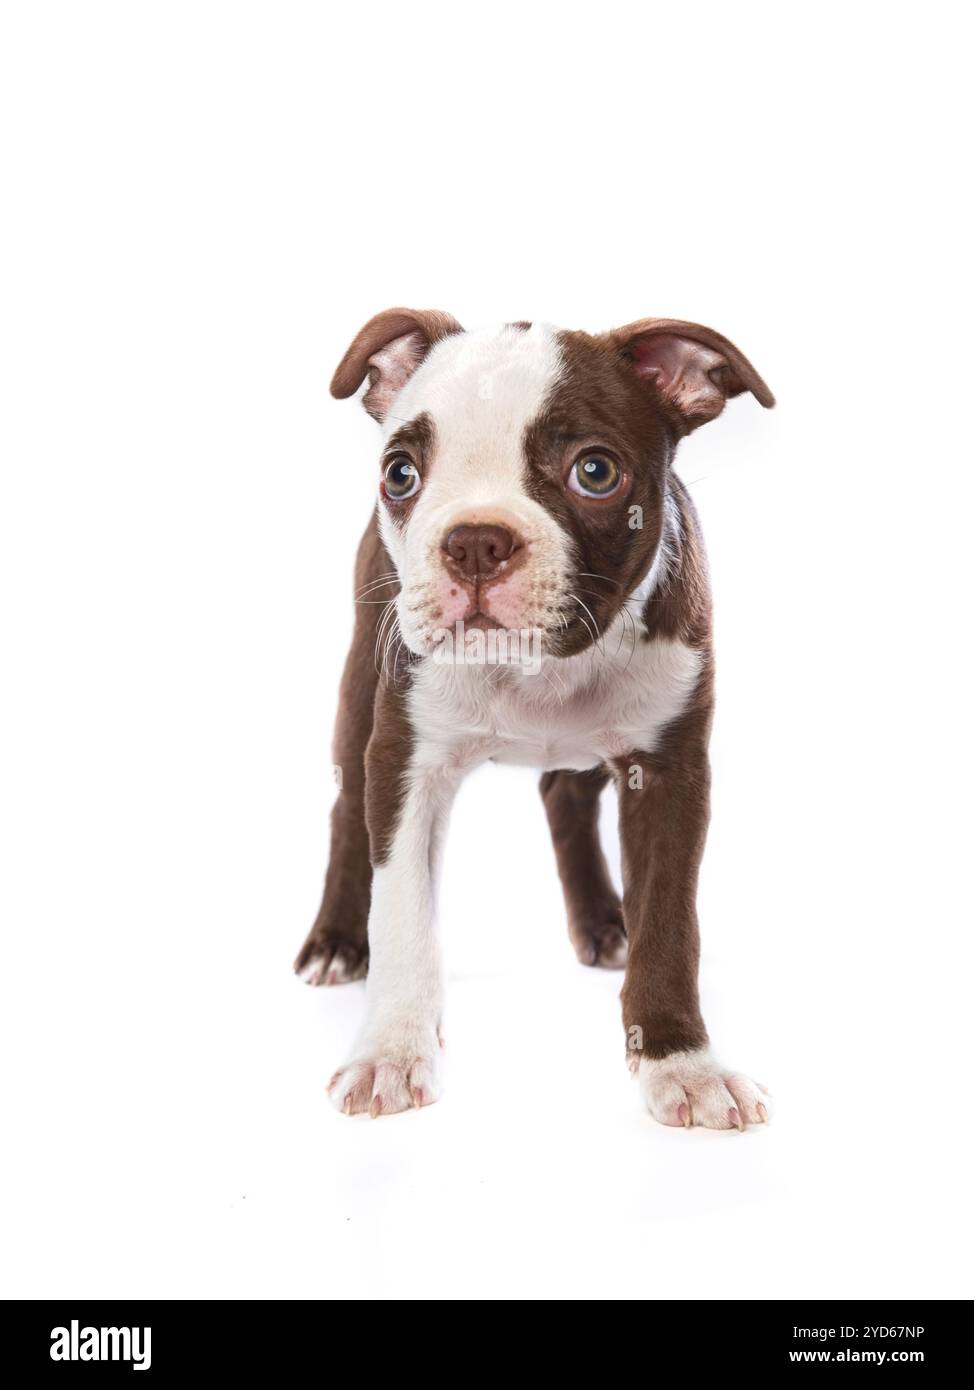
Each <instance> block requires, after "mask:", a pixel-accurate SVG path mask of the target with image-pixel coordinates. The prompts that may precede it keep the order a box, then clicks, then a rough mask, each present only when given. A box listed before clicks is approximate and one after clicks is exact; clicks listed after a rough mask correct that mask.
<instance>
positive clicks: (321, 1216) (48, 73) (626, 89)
mask: <svg viewBox="0 0 974 1390" xmlns="http://www.w3.org/2000/svg"><path fill="white" fill-rule="evenodd" d="M963 18H964V15H963V10H962V8H961V7H959V6H958V7H955V6H953V5H949V4H934V5H931V6H928V7H926V8H925V9H923V10H917V9H915V7H910V6H906V5H902V4H895V3H894V4H886V5H880V4H860V5H853V6H849V5H832V4H824V5H821V4H820V5H815V6H810V5H800V6H781V5H773V4H747V3H745V4H742V5H737V6H733V7H731V6H724V5H717V4H706V3H705V4H702V5H698V6H694V7H693V10H692V12H690V11H687V10H686V9H685V8H682V7H675V6H663V5H658V4H645V3H642V4H619V3H608V4H603V5H599V6H597V7H591V6H582V5H564V4H561V5H554V4H534V5H509V4H495V5H492V6H490V7H489V8H486V9H483V10H477V9H470V8H469V7H467V8H462V7H456V6H448V5H445V4H439V3H436V4H430V3H422V2H421V0H420V2H419V3H416V4H413V5H409V6H393V5H388V4H382V3H379V4H373V5H370V6H369V7H368V8H367V9H360V10H355V9H351V8H348V7H346V8H345V9H341V8H336V7H334V6H325V5H304V4H284V5H271V4H233V5H231V4H215V3H202V4H193V5H187V4H167V5H161V4H158V5H157V4H139V5H126V4H98V3H93V4H90V5H86V6H83V7H81V6H73V5H69V4H43V3H42V4H32V5H27V4H16V3H8V4H6V5H5V6H4V7H3V9H2V11H0V132H2V134H0V160H2V163H0V188H2V197H3V202H4V213H3V217H2V221H0V239H2V242H3V253H2V258H0V279H2V306H0V398H2V410H0V448H2V468H3V498H2V503H0V573H2V580H3V590H4V603H3V618H2V622H3V629H2V640H3V653H4V668H5V674H4V679H3V685H2V700H3V720H2V745H3V746H2V769H3V770H2V784H3V800H2V818H3V819H2V826H0V830H2V843H3V849H4V854H3V859H4V874H3V888H2V892H3V904H2V922H3V956H4V959H3V963H2V972H0V991H2V1000H0V1029H2V1037H0V1046H2V1057H3V1064H2V1088H3V1113H4V1121H5V1126H4V1127H5V1132H6V1137H5V1140H4V1144H3V1149H2V1155H0V1214H2V1229H3V1238H2V1254H0V1273H2V1280H0V1291H2V1292H3V1293H4V1294H5V1295H7V1296H50V1297H64V1296H68V1295H70V1296H88V1297H98V1296H135V1297H140V1296H153V1295H161V1296H166V1297H180V1296H182V1297H211V1296H213V1297H219V1296H261V1297H289V1296H294V1297H319V1296H320V1297H329V1298H342V1297H364V1298H379V1297H398V1298H427V1297H453V1298H467V1297H515V1298H533V1297H559V1298H562V1297H567V1298H572V1297H585V1298H604V1297H619V1298H656V1297H662V1298H667V1297H685V1298H714V1297H743V1298H755V1299H756V1298H775V1297H787V1296H795V1297H799V1296H818V1297H835V1298H842V1297H853V1298H855V1297H895V1296H901V1297H914V1296H929V1297H941V1298H942V1297H951V1298H957V1297H962V1296H970V1294H971V1287H970V1271H969V1264H968V1262H967V1260H966V1254H965V1251H966V1249H967V1248H968V1245H969V1241H970V1237H971V1221H970V1218H971V1210H970V1203H969V1199H968V1195H967V1179H966V1175H965V1174H966V1167H967V1165H968V1155H969V1149H970V1142H971V1137H972V1136H971V1107H970V1105H969V1103H968V1099H967V1097H968V1094H969V1088H970V1075H971V1071H970V1053H969V1030H968V1027H967V1014H968V1011H969V1006H968V993H969V981H970V978H971V966H972V959H971V954H972V952H971V934H970V927H971V919H970V907H969V894H968V880H969V870H968V862H967V846H968V839H969V836H968V834H967V829H968V820H969V809H968V807H969V773H970V760H969V751H970V750H969V737H968V733H967V728H968V723H969V703H970V693H969V688H968V682H967V668H968V665H969V660H968V656H967V638H968V628H969V618H968V613H967V595H968V592H969V579H968V573H967V568H968V567H967V554H968V545H967V537H966V528H967V520H968V514H969V511H970V503H971V481H970V480H971V448H970V443H969V440H968V436H967V431H966V417H965V411H964V406H965V404H966V397H967V394H968V392H969V381H970V369H971V361H970V351H969V314H970V308H971V301H970V278H969V272H968V267H967V257H968V247H969V244H970V238H971V227H970V221H969V217H968V210H967V206H966V197H967V190H966V188H965V186H964V185H965V183H966V172H965V171H966V166H967V163H968V156H967V153H966V149H965V137H964V128H965V123H969V118H970V110H969V100H968V97H967V95H966V89H967V73H966V65H965V59H964V55H965V51H966V44H965V41H964V39H965V36H964V34H963V33H962V22H963ZM393 304H406V305H417V306H419V307H430V308H440V309H446V310H449V311H450V312H452V313H454V314H455V315H456V316H457V317H458V318H459V319H460V320H461V321H462V322H463V323H464V324H467V325H469V326H477V325H481V324H487V323H492V322H500V321H507V320H512V319H520V318H528V319H533V320H549V321H552V322H555V323H558V324H561V325H564V326H568V327H581V328H587V329H591V330H598V329H602V328H606V327H610V326H612V325H614V324H621V323H625V322H628V321H630V320H632V319H634V318H637V317H640V316H644V315H656V314H659V315H672V316H676V317H680V318H686V319H691V320H698V321H701V322H704V323H707V324H709V325H711V326H712V327H714V328H717V329H718V330H720V331H721V332H723V333H725V334H727V335H728V336H729V337H731V338H732V339H733V340H734V341H735V342H737V344H738V345H739V346H740V347H741V348H742V350H743V351H744V352H745V353H746V354H747V355H748V356H749V357H750V358H751V360H752V361H753V362H754V363H755V365H756V367H757V368H758V370H759V371H760V372H761V373H762V374H763V375H764V376H765V377H766V379H767V380H768V382H769V384H770V385H771V387H772V389H773V390H774V392H775V393H776V395H777V397H778V402H779V404H778V407H777V409H776V410H775V411H774V412H771V413H766V412H763V411H762V410H760V409H759V408H758V406H757V405H756V404H755V403H754V402H753V401H752V400H751V399H750V398H741V399H740V400H738V401H736V402H734V403H732V404H731V405H730V406H729V408H728V410H727V411H726V413H725V415H724V416H723V417H721V419H720V420H718V421H717V422H715V423H714V424H712V425H710V426H708V427H707V428H706V429H704V430H701V431H699V432H698V433H697V434H695V435H694V436H693V437H692V438H691V439H690V440H688V441H686V442H685V443H684V445H683V446H682V450H681V455H680V460H679V471H680V473H681V475H682V477H683V478H684V479H685V480H686V481H687V482H688V483H689V484H690V490H691V492H692V494H693V497H694V499H695V501H696V503H697V505H698V507H699V509H700V512H701V515H702V520H703V524H704V531H705V535H706V538H707V541H708V546H709V553H710V560H711V565H712V569H713V575H714V587H715V595H716V613H717V627H718V663H719V664H718V716H717V722H716V727H715V731H714V740H713V759H714V768H715V796H714V819H713V824H712V830H711V836H710V844H709V850H708V854H707V857H706V859H705V864H704V874H703V881H702V886H701V918H702V928H703V945H704V960H703V992H704V1003H705V1016H706V1017H707V1020H708V1024H709V1026H710V1030H711V1033H712V1035H713V1037H714V1041H715V1045H716V1047H717V1048H718V1050H719V1052H720V1053H721V1054H722V1055H723V1056H724V1057H725V1058H726V1059H727V1060H728V1061H729V1062H730V1063H732V1064H733V1065H735V1066H739V1067H741V1068H743V1069H746V1070H749V1071H750V1072H751V1073H752V1074H754V1075H756V1076H757V1077H758V1078H759V1079H761V1080H762V1081H765V1082H766V1083H767V1084H768V1085H770V1086H771V1088H772V1090H773V1091H774V1092H775V1094H776V1098H777V1102H778V1112H777V1115H776V1118H775V1120H774V1123H773V1125H772V1126H771V1128H770V1129H769V1130H768V1131H767V1132H766V1133H753V1134H752V1133H748V1134H747V1135H745V1136H744V1137H743V1138H742V1137H740V1136H736V1135H733V1136H727V1135H714V1134H703V1133H694V1134H690V1135H684V1134H676V1133H669V1132H667V1131H664V1130H662V1129H660V1128H659V1127H658V1126H655V1125H654V1124H653V1123H652V1121H651V1120H650V1119H649V1118H648V1116H647V1115H645V1114H644V1113H642V1112H641V1111H640V1109H639V1102H638V1098H637V1096H636V1094H635V1088H634V1087H632V1086H631V1085H630V1084H629V1081H628V1077H627V1074H626V1069H625V1066H624V1061H623V1038H622V1030H621V1025H620V1020H619V1011H618V1002H617V994H618V989H619V986H620V984H621V978H620V977H619V976H616V975H604V974H593V973H591V972H586V971H584V970H583V969H582V967H580V966H578V965H577V964H576V963H575V961H574V958H573V956H572V953H571V951H570V948H569V947H568V945H567V937H566V932H565V926H564V918H563V910H562V906H561V900H560V892H559V888H558V884H557V879H556V876H555V870H554V863H553V857H552V854H551V851H550V847H549V844H548V840H547V831H546V827H545V823H544V818H543V814H542V811H541V807H540V801H539V799H538V796H537V790H536V777H535V775H534V774H532V773H529V772H526V771H518V770H511V769H494V768H489V769H485V770H483V771H482V772H480V773H478V774H477V775H476V776H475V777H474V778H472V779H471V781H470V782H469V784H468V785H466V786H465V787H464V789H463V791H462V793H461V796H460V798H459V801H458V804H457V809H456V813H455V816H454V820H453V825H452V828H451V834H450V840H449V845H448V852H447V858H446V877H445V882H444V885H443V892H442V921H443V933H444V944H445V950H446V956H447V962H448V968H449V998H448V1013H447V1039H448V1044H449V1070H448V1073H447V1092H446V1095H445V1097H444V1099H443V1101H442V1102H441V1103H440V1104H439V1105H438V1106H436V1107H434V1108H433V1109H432V1110H430V1111H429V1112H424V1113H422V1114H418V1115H407V1116H404V1117H401V1118H398V1119H394V1120H388V1121H383V1122H382V1123H380V1124H375V1125H373V1124H371V1123H369V1122H365V1121H362V1122H349V1121H346V1120H344V1119H342V1118H341V1117H339V1116H337V1115H336V1114H334V1113H333V1112H332V1111H331V1110H330V1109H329V1107H328V1105H327V1103H326V1099H325V1095H324V1084H325V1082H326V1080H327V1078H328V1077H329V1076H330V1075H331V1072H332V1071H333V1070H334V1068H335V1067H336V1066H337V1065H338V1063H339V1062H341V1061H342V1060H343V1057H344V1052H345V1049H346V1048H347V1046H348V1045H349V1043H350V1041H351V1038H352V1036H353V1034H354V1031H355V1026H356V1023H357V1020H358V1018H359V1016H360V1013H361V1008H362V986H361V985H355V986H350V987H348V988H346V989H344V990H341V991H336V992H327V991H311V990H309V989H307V988H305V987H303V986H301V985H300V984H299V983H298V982H297V981H296V980H295V979H294V978H293V977H292V976H291V974H290V963H291V960H292V958H293V956H294V954H295V953H296V951H297V949H298V947H299V945H300V944H301V941H302V940H303V937H304V934H305V932H306V930H307V927H308V926H309V924H310V922H311V919H312V917H313V915H314V912H315V910H316V907H317V903H318V895H319V892H320V885H321V878H322V874H323V870H324V860H325V853H326V846H327V818H328V812H329V808H330V804H331V799H332V795H333V788H332V785H331V783H330V762H331V759H330V752H329V744H330V735H331V726H332V723H333V718H334V714H335V701H336V696H337V687H338V679H339V674H340V671H341V667H342V663H343V660H344V655H345V649H346V644H347V641H348V638H349V634H350V631H351V621H352V603H351V589H352V560H353V554H354V550H355V546H356V543H357V540H358V537H359V535H360V533H361V530H362V529H363V527H364V525H365V521H366V519H367V516H368V513H369V509H370V507H371V506H372V503H373V497H374V493H375V487H376V480H377V479H376V443H377V431H376V428H375V426H374V425H373V423H372V422H371V421H370V420H369V419H368V418H367V417H366V416H365V414H364V413H363V412H362V411H361V409H359V408H358V407H357V405H356V404H355V403H354V402H346V403H338V402H334V401H332V400H331V399H330V398H329V396H328V393H327V383H328V380H329V378H330V375H331V371H332V370H333V368H334V366H335V364H336V362H337V360H338V358H339V357H340V356H341V354H342V352H343V350H344V348H345V346H346V345H347V342H348V340H349V339H350V338H351V336H352V335H353V333H354V332H355V331H356V329H357V328H358V327H359V326H360V324H361V323H362V322H363V321H364V320H365V319H366V318H368V317H369V316H370V315H371V314H373V313H374V312H376V311H378V310H379V309H382V308H385V307H387V306H389V305H393ZM610 811H611V808H610V807H609V806H608V805H607V807H606V822H607V833H608V834H609V835H611V834H612V824H611V815H610ZM485 834H487V835H488V836H489V845H490V852H489V854H485V853H484V841H485Z"/></svg>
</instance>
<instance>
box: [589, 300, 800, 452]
mask: <svg viewBox="0 0 974 1390" xmlns="http://www.w3.org/2000/svg"><path fill="white" fill-rule="evenodd" d="M607 336H608V338H609V341H610V342H611V343H612V344H613V345H614V346H615V347H617V348H618V350H619V352H620V354H621V355H622V357H624V358H625V359H626V361H628V362H630V363H631V364H632V368H633V370H634V371H635V373H636V375H637V376H639V377H642V378H644V379H645V380H646V381H651V382H652V383H653V384H654V385H655V387H656V389H657V391H659V393H660V395H661V396H662V397H663V398H664V400H667V401H669V403H670V404H671V405H673V406H675V407H676V409H677V410H678V411H679V413H680V415H681V416H682V417H683V421H684V423H685V425H686V428H687V430H688V431H689V430H693V429H696V427H697V426H698V425H702V424H705V423H706V421H707V420H713V419H714V417H715V416H717V415H719V414H720V412H721V411H722V410H723V408H724V404H725V402H726V401H727V400H728V399H729V398H730V397H731V396H739V395H740V394H741V392H742V391H750V392H751V394H752V395H753V396H755V397H756V398H757V400H759V401H760V403H761V404H762V405H763V406H767V407H769V408H770V407H771V406H773V405H774V396H772V394H771V392H770V391H769V390H768V388H767V386H766V385H765V383H764V382H763V381H762V380H761V378H760V377H759V376H758V374H757V372H756V371H755V370H754V368H753V367H752V366H751V364H750V362H749V361H748V360H747V358H746V357H745V356H744V354H743V353H742V352H739V351H738V350H737V348H736V347H735V346H734V344H733V343H732V342H730V341H728V339H727V338H725V337H723V336H722V334H720V333H715V332H714V330H713V329H712V328H704V327H703V326H702V325H701V324H699V323H683V322H682V321H681V320H680V319H640V320H639V321H638V322H637V323H630V324H627V325H626V327H625V328H616V329H613V331H612V332H611V333H609V334H608V335H607Z"/></svg>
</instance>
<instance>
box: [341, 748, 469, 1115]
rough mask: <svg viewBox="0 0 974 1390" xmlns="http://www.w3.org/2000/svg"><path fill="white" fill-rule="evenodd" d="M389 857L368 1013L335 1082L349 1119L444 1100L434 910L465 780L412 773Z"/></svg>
mask: <svg viewBox="0 0 974 1390" xmlns="http://www.w3.org/2000/svg"><path fill="white" fill-rule="evenodd" d="M406 783H407V790H406V795H405V797H404V799H403V802H402V806H401V808H400V811H399V814H398V816H397V819H396V828H395V831H394V834H393V837H392V844H391V848H390V851H389V853H388V856H387V857H386V858H385V859H384V861H383V862H382V863H381V864H378V865H376V866H375V869H374V872H373V879H372V906H371V910H370V912H369V975H368V982H367V985H366V1014H365V1022H364V1023H363V1025H362V1029H361V1032H360V1033H359V1036H358V1040H357V1042H356V1045H355V1048H354V1050H353V1055H352V1060H351V1061H350V1062H349V1063H347V1064H346V1066H344V1067H342V1068H341V1070H340V1071H338V1072H336V1073H335V1076H334V1077H333V1078H332V1081H331V1083H330V1085H329V1088H328V1089H329V1092H330V1094H331V1097H332V1100H333V1101H334V1103H335V1104H336V1105H337V1106H338V1108H339V1109H340V1110H343V1111H344V1112H345V1114H347V1115H354V1114H358V1113H360V1112H362V1111H365V1110H368V1112H369V1113H370V1114H371V1115H372V1116H377V1115H388V1114H393V1113H395V1112H396V1111H398V1110H407V1109H409V1108H410V1106H421V1105H429V1104H431V1103H432V1102H433V1101H434V1100H436V1099H437V1098H438V1096H439V1092H440V1082H439V1054H440V1043H439V1026H440V1016H441V1013H442V1008H443V979H442V971H441V967H440V951H439V945H438V942H437V939H436V930H435V921H434V907H435V891H436V885H435V882H434V880H435V877H436V871H437V861H438V859H439V853H438V849H439V844H440V841H441V840H442V836H443V833H444V831H445V828H446V820H447V818H448V815H449V809H450V806H451V804H452V801H453V797H454V795H455V793H456V788H457V785H458V783H459V775H458V774H457V773H455V772H453V771H451V772H445V771H443V770H442V769H440V768H437V769H433V770H431V769H425V768H424V769H422V770H417V769H415V768H414V769H413V770H412V771H410V772H409V773H408V775H407V777H406Z"/></svg>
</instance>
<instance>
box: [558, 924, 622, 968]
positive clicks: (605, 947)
mask: <svg viewBox="0 0 974 1390" xmlns="http://www.w3.org/2000/svg"><path fill="white" fill-rule="evenodd" d="M570 935H571V940H572V945H573V946H574V947H575V954H576V956H577V957H578V959H579V960H580V961H581V963H582V965H600V966H602V968H603V969H604V970H621V969H622V968H623V966H624V965H625V963H626V956H627V955H628V954H629V948H628V943H627V942H626V933H625V931H624V930H623V929H622V926H621V925H620V923H618V922H613V921H607V922H604V923H600V924H599V925H598V926H591V925H586V926H584V927H577V926H572V928H571V932H570Z"/></svg>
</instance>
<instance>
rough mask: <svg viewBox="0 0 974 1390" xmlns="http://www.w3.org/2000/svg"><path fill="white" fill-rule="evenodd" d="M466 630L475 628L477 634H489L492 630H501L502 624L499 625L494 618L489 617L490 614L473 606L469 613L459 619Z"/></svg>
mask: <svg viewBox="0 0 974 1390" xmlns="http://www.w3.org/2000/svg"><path fill="white" fill-rule="evenodd" d="M460 621H461V622H462V623H463V625H464V627H466V628H476V629H477V630H478V631H479V632H490V631H492V630H494V629H497V630H500V629H501V628H503V626H504V625H503V623H499V622H498V621H497V619H496V618H494V617H491V615H490V613H488V612H486V611H485V610H484V609H483V608H478V607H476V606H474V608H472V609H471V611H470V612H469V613H467V614H465V616H464V617H462V618H461V619H460Z"/></svg>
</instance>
